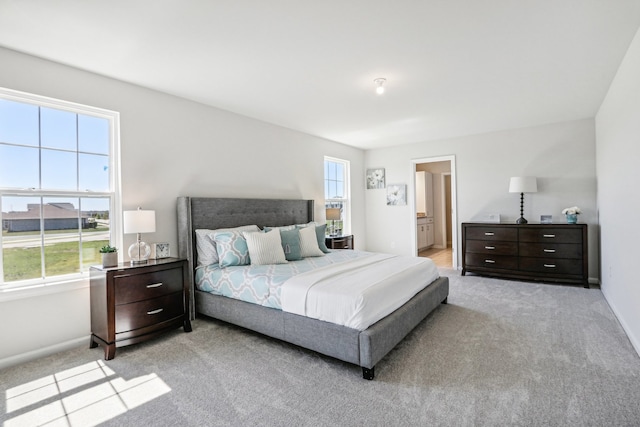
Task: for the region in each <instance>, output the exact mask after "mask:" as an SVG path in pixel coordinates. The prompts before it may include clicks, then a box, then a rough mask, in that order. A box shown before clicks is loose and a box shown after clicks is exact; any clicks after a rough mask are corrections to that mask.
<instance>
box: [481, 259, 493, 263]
mask: <svg viewBox="0 0 640 427" xmlns="http://www.w3.org/2000/svg"><path fill="white" fill-rule="evenodd" d="M484 262H486V263H489V264H495V263H496V262H495V261H494V260H492V259H485V260H484Z"/></svg>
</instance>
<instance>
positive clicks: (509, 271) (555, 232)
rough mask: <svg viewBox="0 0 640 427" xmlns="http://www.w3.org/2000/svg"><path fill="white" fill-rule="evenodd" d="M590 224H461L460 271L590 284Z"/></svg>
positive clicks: (586, 285) (585, 285)
mask: <svg viewBox="0 0 640 427" xmlns="http://www.w3.org/2000/svg"><path fill="white" fill-rule="evenodd" d="M587 248H588V245H587V225H586V224H486V223H462V253H463V257H462V275H463V276H464V275H465V274H466V273H467V272H470V273H476V274H481V275H485V276H494V277H504V278H513V279H522V280H533V281H544V282H557V283H571V284H580V285H583V286H584V287H586V288H588V287H589V282H588V272H589V268H588V267H589V266H588V249H587Z"/></svg>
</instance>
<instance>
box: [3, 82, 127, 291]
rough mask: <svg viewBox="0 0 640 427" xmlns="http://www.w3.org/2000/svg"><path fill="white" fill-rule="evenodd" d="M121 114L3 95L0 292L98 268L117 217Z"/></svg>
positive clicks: (8, 92)
mask: <svg viewBox="0 0 640 427" xmlns="http://www.w3.org/2000/svg"><path fill="white" fill-rule="evenodd" d="M117 129H118V113H115V112H111V111H106V110H101V109H97V108H93V107H87V106H82V105H78V104H73V103H69V102H65V101H59V100H53V99H50V98H44V97H40V96H37V95H31V94H26V93H21V92H16V91H11V90H7V89H2V88H0V208H1V209H0V219H1V223H2V235H1V237H0V243H1V244H0V260H1V262H0V290H2V289H9V288H16V287H24V286H29V285H33V284H41V283H43V282H46V283H49V282H54V281H61V280H63V279H70V278H73V277H80V276H82V275H83V274H84V273H86V272H87V271H88V269H89V266H90V265H93V264H100V262H101V261H100V253H99V250H100V248H101V247H102V246H104V245H107V244H110V242H112V241H113V240H114V239H113V236H114V235H115V233H114V227H113V225H114V224H112V223H111V218H112V216H113V215H112V212H117V210H116V204H118V205H119V201H118V200H116V196H117V195H116V191H115V189H116V188H118V185H117V182H118V171H117V166H118V164H117V163H118V162H116V161H115V159H117V158H118V155H117V147H118V144H117V140H118V132H117Z"/></svg>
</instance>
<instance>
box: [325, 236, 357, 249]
mask: <svg viewBox="0 0 640 427" xmlns="http://www.w3.org/2000/svg"><path fill="white" fill-rule="evenodd" d="M325 244H326V245H327V248H329V249H353V235H348V236H329V237H327V238H325Z"/></svg>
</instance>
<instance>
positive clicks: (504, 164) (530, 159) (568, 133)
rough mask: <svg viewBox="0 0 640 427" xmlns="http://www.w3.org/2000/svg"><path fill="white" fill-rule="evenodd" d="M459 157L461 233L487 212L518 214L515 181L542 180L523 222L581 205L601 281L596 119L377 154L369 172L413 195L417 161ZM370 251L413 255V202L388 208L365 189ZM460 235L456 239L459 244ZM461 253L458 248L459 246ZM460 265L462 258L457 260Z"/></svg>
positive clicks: (371, 156)
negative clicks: (379, 172) (375, 170)
mask: <svg viewBox="0 0 640 427" xmlns="http://www.w3.org/2000/svg"><path fill="white" fill-rule="evenodd" d="M447 155H454V156H455V159H456V169H457V170H456V171H455V173H456V175H457V203H458V212H457V227H458V230H460V223H461V222H466V221H470V220H471V219H472V218H473V217H474V216H475V215H477V214H478V213H481V212H496V213H499V214H501V215H502V220H503V221H504V222H515V220H516V219H517V218H518V217H519V216H520V195H519V194H512V193H509V178H510V177H512V176H519V175H532V176H536V177H538V193H535V194H525V205H524V206H525V210H524V216H525V218H527V219H528V220H529V222H540V215H543V214H549V215H553V220H554V222H564V221H565V218H564V216H563V215H562V214H561V211H562V209H563V208H565V207H570V206H574V205H577V206H579V207H580V208H581V209H582V211H583V214H582V215H580V218H579V222H581V223H587V224H589V276H590V278H592V280H596V279H597V278H598V271H599V270H598V235H597V226H596V224H597V212H596V177H595V130H594V121H593V120H592V119H585V120H578V121H571V122H563V123H556V124H550V125H545V126H537V127H531V128H524V129H515V130H506V131H501V132H494V133H488V134H482V135H472V136H467V137H462V138H456V139H448V140H440V141H432V142H423V143H418V144H410V145H404V146H399V147H394V148H386V149H376V150H370V151H367V152H366V154H365V163H366V164H365V167H385V168H386V178H387V183H406V184H408V185H409V190H408V191H407V193H408V195H409V197H414V196H413V194H414V191H413V188H411V185H410V184H411V183H412V179H411V176H412V168H413V165H412V163H411V162H412V159H423V158H428V157H437V156H447ZM365 197H366V210H367V230H366V231H367V233H366V234H367V239H368V240H367V249H368V250H371V251H381V252H391V253H397V254H403V255H410V254H412V251H413V237H412V234H413V232H412V229H411V225H410V224H411V221H415V219H414V217H413V213H412V211H411V203H408V204H407V206H386V201H385V200H386V199H385V197H386V192H385V190H366V191H365ZM460 235H461V233H460V232H459V233H458V240H460ZM460 247H461V244H460V242H458V248H460ZM458 261H459V265H461V262H460V254H458Z"/></svg>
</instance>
